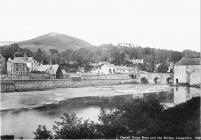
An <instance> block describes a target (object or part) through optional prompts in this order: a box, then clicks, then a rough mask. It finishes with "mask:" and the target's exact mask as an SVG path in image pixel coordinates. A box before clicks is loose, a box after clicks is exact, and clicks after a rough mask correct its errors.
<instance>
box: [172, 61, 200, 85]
mask: <svg viewBox="0 0 201 140" xmlns="http://www.w3.org/2000/svg"><path fill="white" fill-rule="evenodd" d="M174 83H175V84H190V85H192V84H198V83H201V64H200V58H182V59H181V60H180V61H178V62H177V63H176V64H175V66H174Z"/></svg>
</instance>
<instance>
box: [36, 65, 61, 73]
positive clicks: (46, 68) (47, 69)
mask: <svg viewBox="0 0 201 140" xmlns="http://www.w3.org/2000/svg"><path fill="white" fill-rule="evenodd" d="M58 67H59V65H39V66H38V68H37V71H41V72H42V71H43V72H47V73H49V74H56V72H57V69H58Z"/></svg>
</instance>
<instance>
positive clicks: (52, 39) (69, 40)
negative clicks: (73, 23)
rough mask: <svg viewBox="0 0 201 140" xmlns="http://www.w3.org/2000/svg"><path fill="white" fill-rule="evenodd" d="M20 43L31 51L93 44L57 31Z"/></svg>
mask: <svg viewBox="0 0 201 140" xmlns="http://www.w3.org/2000/svg"><path fill="white" fill-rule="evenodd" d="M18 43H19V45H20V47H21V48H28V49H30V50H31V51H36V50H37V49H38V48H41V49H43V50H49V49H57V50H59V51H63V50H67V49H73V50H76V49H80V48H85V47H89V46H91V44H89V43H88V42H85V41H83V40H81V39H78V38H75V37H71V36H67V35H64V34H57V33H49V34H46V35H43V36H39V37H37V38H34V39H30V40H26V41H22V42H18Z"/></svg>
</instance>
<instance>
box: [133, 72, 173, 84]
mask: <svg viewBox="0 0 201 140" xmlns="http://www.w3.org/2000/svg"><path fill="white" fill-rule="evenodd" d="M137 79H138V82H140V83H151V84H157V83H158V84H170V82H171V75H170V73H142V74H139V75H138V76H137Z"/></svg>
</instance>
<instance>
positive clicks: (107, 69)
mask: <svg viewBox="0 0 201 140" xmlns="http://www.w3.org/2000/svg"><path fill="white" fill-rule="evenodd" d="M100 73H101V74H114V73H116V66H115V65H114V64H107V65H103V66H101V69H100Z"/></svg>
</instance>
